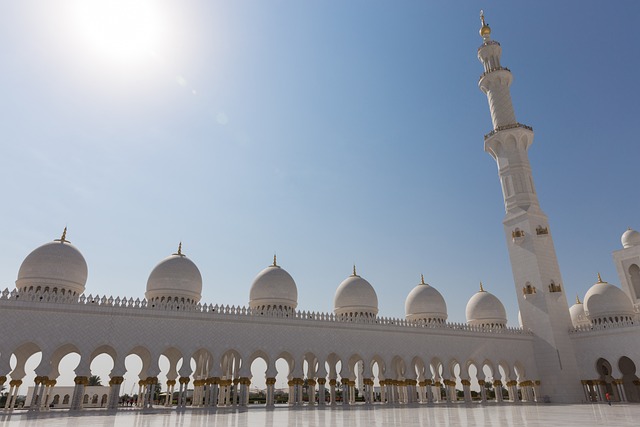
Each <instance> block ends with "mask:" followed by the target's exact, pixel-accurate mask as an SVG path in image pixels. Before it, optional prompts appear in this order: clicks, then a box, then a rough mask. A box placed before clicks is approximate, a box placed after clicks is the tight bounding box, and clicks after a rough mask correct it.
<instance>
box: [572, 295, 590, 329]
mask: <svg viewBox="0 0 640 427" xmlns="http://www.w3.org/2000/svg"><path fill="white" fill-rule="evenodd" d="M569 314H570V315H571V323H573V327H574V328H577V327H579V326H589V325H591V322H590V321H589V319H588V318H587V315H586V314H585V313H584V304H582V303H581V302H580V299H579V298H578V297H576V303H575V304H573V305H572V306H571V307H569Z"/></svg>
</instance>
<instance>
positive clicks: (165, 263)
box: [144, 244, 202, 303]
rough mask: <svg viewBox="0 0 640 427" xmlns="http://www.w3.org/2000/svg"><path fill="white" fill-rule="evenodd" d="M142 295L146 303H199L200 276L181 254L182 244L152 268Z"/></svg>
mask: <svg viewBox="0 0 640 427" xmlns="http://www.w3.org/2000/svg"><path fill="white" fill-rule="evenodd" d="M144 295H145V298H147V300H148V301H160V302H162V301H179V302H188V303H198V302H199V301H200V298H201V297H202V276H201V275H200V270H198V267H197V266H196V265H195V264H194V263H193V261H191V260H190V259H189V258H187V257H186V256H185V255H184V254H182V244H180V246H179V247H178V252H177V253H175V254H173V255H171V256H168V257H166V258H165V259H163V260H162V261H160V262H159V263H158V265H156V266H155V267H154V268H153V270H152V271H151V274H150V275H149V279H148V280H147V292H145V294H144Z"/></svg>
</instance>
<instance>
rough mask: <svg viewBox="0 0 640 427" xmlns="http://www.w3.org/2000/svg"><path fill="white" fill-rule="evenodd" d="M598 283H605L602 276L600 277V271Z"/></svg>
mask: <svg viewBox="0 0 640 427" xmlns="http://www.w3.org/2000/svg"><path fill="white" fill-rule="evenodd" d="M598 283H604V282H603V281H602V277H600V272H598Z"/></svg>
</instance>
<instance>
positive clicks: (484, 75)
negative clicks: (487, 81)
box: [478, 67, 511, 83]
mask: <svg viewBox="0 0 640 427" xmlns="http://www.w3.org/2000/svg"><path fill="white" fill-rule="evenodd" d="M496 71H508V72H511V70H510V69H508V68H507V67H495V68H489V69H488V70H487V71H485V72H484V73H482V74H480V77H479V78H478V83H480V80H482V78H483V77H486V76H488V75H489V74H491V73H494V72H496Z"/></svg>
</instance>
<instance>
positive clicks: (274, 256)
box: [273, 254, 278, 267]
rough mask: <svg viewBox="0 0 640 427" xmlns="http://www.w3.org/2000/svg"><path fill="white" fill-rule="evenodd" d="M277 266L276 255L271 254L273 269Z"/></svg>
mask: <svg viewBox="0 0 640 427" xmlns="http://www.w3.org/2000/svg"><path fill="white" fill-rule="evenodd" d="M277 266H278V264H277V263H276V254H273V267H277Z"/></svg>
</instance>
